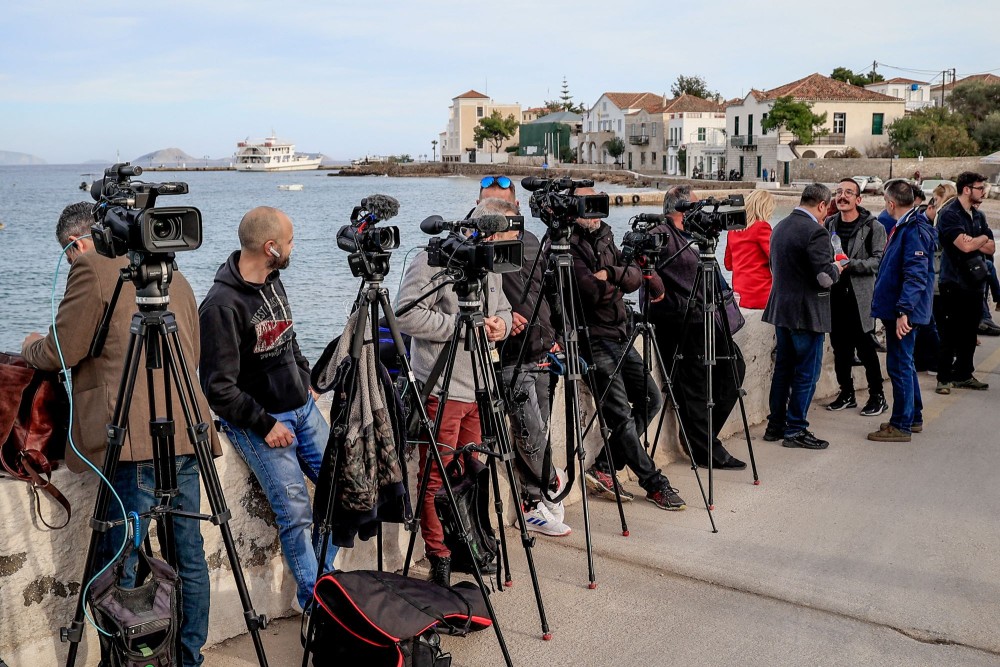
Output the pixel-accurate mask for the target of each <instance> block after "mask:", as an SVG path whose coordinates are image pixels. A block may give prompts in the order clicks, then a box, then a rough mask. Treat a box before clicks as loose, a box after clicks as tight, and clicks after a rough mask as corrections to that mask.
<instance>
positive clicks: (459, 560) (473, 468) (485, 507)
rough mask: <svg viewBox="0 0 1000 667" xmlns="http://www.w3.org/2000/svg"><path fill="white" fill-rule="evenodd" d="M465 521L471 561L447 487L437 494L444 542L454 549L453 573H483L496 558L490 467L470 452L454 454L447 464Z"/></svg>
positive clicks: (436, 505)
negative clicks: (492, 521) (491, 515)
mask: <svg viewBox="0 0 1000 667" xmlns="http://www.w3.org/2000/svg"><path fill="white" fill-rule="evenodd" d="M445 468H446V469H447V473H448V479H449V481H450V482H451V490H452V493H454V494H455V503H456V505H458V512H459V514H460V516H461V518H462V524H464V525H465V526H466V527H467V528H469V529H470V532H471V538H472V539H471V542H470V545H471V546H472V558H473V559H472V560H470V558H469V550H468V549H467V548H466V547H465V543H464V542H463V541H462V529H461V524H460V523H459V521H458V517H456V516H454V512H453V511H452V506H451V503H450V502H448V494H447V492H446V491H445V489H444V487H443V486H442V488H440V489H439V490H438V491H437V493H435V494H434V510H435V511H436V512H437V515H438V518H439V519H440V520H441V526H442V527H443V528H444V543H445V546H447V547H448V550H449V551H451V569H452V571H453V572H465V573H467V574H472V573H473V572H476V571H480V572H482V571H483V569H484V568H486V567H487V566H488V565H490V564H491V563H493V562H495V561H496V559H497V537H496V533H495V532H494V531H493V525H492V524H491V523H490V486H489V485H490V476H489V469H488V468H487V467H486V466H485V465H484V464H483V463H482V462H480V461H479V459H477V458H476V457H475V456H474V455H472V454H470V453H469V452H467V451H466V452H463V453H462V454H461V455H458V456H455V457H454V458H453V459H452V460H451V462H450V463H448V465H446V466H445Z"/></svg>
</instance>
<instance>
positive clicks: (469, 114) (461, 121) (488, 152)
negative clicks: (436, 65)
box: [438, 90, 522, 163]
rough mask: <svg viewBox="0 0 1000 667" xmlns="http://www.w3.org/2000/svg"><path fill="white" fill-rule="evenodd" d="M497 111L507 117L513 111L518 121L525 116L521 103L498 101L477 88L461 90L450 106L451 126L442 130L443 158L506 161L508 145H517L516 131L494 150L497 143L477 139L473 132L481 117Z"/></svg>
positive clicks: (455, 160)
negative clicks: (466, 90)
mask: <svg viewBox="0 0 1000 667" xmlns="http://www.w3.org/2000/svg"><path fill="white" fill-rule="evenodd" d="M494 111H497V112H499V113H500V115H501V116H503V117H504V118H506V117H507V116H510V115H513V116H514V118H515V119H517V120H518V121H519V122H520V121H521V119H522V116H521V105H520V104H498V103H496V102H494V101H493V100H492V99H491V98H490V97H489V96H488V95H483V94H482V93H480V92H477V91H475V90H470V91H468V92H465V93H462V94H461V95H459V96H457V97H454V98H452V100H451V107H450V108H449V110H448V127H447V129H446V130H445V131H444V132H442V133H441V135H440V137H439V143H440V145H439V146H438V148H439V150H440V151H441V161H442V162H485V163H490V162H506V161H507V157H508V156H509V155H510V153H507V152H506V150H505V149H506V148H507V147H508V146H517V144H518V141H519V137H518V133H517V132H515V133H514V136H512V137H511V138H510V139H508V140H507V141H505V142H503V143H502V144H501V145H500V150H499V151H497V152H496V153H493V150H494V146H493V145H492V144H489V143H485V142H477V141H476V140H475V138H473V132H474V131H475V128H476V126H477V125H478V124H479V121H480V120H481V119H482V118H485V117H487V116H489V115H490V114H492V113H493V112H494Z"/></svg>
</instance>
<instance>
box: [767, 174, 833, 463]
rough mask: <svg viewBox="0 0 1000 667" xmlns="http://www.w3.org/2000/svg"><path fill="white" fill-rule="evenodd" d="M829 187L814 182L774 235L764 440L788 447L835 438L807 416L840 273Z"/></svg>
mask: <svg viewBox="0 0 1000 667" xmlns="http://www.w3.org/2000/svg"><path fill="white" fill-rule="evenodd" d="M829 210H830V189H829V188H827V187H826V186H825V185H820V184H819V183H813V184H812V185H808V186H806V188H805V190H803V191H802V197H801V199H800V200H799V205H798V206H797V207H796V208H795V210H794V211H792V213H791V215H789V216H788V217H787V218H785V219H784V220H782V221H781V222H779V223H778V225H777V226H776V227H775V228H774V232H773V233H772V235H771V274H772V276H773V282H772V284H771V295H770V297H768V300H767V306H766V307H765V308H764V321H765V322H768V323H770V324H773V325H774V327H775V330H776V335H777V339H778V347H777V354H776V356H775V360H774V377H773V378H772V379H771V396H770V409H771V413H770V414H769V415H768V416H767V430H766V431H765V433H764V439H765V440H769V441H775V440H778V439H779V438H784V442H783V443H782V444H784V446H785V447H803V448H805V449H826V448H827V447H828V446H829V445H830V443H829V442H827V441H826V440H820V439H819V438H817V437H816V436H815V435H813V434H812V433H811V432H810V431H809V422H808V420H807V419H806V416H807V415H808V413H809V404H810V403H811V402H812V398H813V394H814V393H815V391H816V381H817V380H818V379H819V373H820V369H821V368H822V364H823V340H824V338H825V334H826V333H827V332H829V331H830V328H831V326H830V324H831V316H830V287H832V286H833V284H834V283H835V282H837V280H838V279H839V278H840V271H841V266H840V264H838V263H837V262H835V261H834V258H833V245H832V243H831V240H830V232H828V231H827V230H826V228H825V227H824V226H823V220H824V219H825V218H826V215H827V212H828V211H829Z"/></svg>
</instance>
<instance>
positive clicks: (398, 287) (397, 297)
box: [392, 245, 424, 308]
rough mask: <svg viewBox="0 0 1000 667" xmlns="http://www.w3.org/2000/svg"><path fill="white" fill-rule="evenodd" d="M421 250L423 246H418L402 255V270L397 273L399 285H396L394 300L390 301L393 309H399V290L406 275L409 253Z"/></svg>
mask: <svg viewBox="0 0 1000 667" xmlns="http://www.w3.org/2000/svg"><path fill="white" fill-rule="evenodd" d="M423 249H424V247H423V246H419V245H418V246H415V247H413V248H410V249H409V250H407V251H406V254H405V255H403V268H402V269H400V271H399V284H397V285H396V298H395V299H393V300H392V305H393V307H395V308H398V307H399V290H401V289H403V276H404V275H406V262H407V261H409V259H410V253H412V252H415V251H417V250H423Z"/></svg>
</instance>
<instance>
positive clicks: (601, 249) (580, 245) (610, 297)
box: [570, 188, 685, 510]
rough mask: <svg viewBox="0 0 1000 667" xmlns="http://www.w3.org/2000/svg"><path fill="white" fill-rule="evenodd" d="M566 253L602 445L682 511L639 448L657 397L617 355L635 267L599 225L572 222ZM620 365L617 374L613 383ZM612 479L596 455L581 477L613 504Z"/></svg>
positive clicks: (639, 370) (656, 495) (659, 499)
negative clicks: (588, 352)
mask: <svg viewBox="0 0 1000 667" xmlns="http://www.w3.org/2000/svg"><path fill="white" fill-rule="evenodd" d="M575 194H576V195H593V194H596V192H595V191H594V189H593V188H577V189H576V191H575ZM570 253H571V254H572V256H573V272H574V274H575V277H576V282H577V286H578V288H579V293H580V301H581V302H582V305H583V313H582V315H583V318H584V320H585V321H586V323H587V327H588V328H589V330H590V345H591V347H592V348H593V352H594V358H593V359H590V360H588V361H590V363H592V364H594V374H595V376H596V378H597V386H596V387H592V388H591V390H592V391H593V392H594V393H595V398H596V397H599V396H601V395H603V396H604V399H603V402H602V404H601V405H600V406H598V409H600V410H603V411H604V417H605V419H606V420H607V424H608V427H609V428H610V429H611V438H610V439H609V443H608V444H609V445H610V446H611V447H612V448H613V452H612V453H613V455H614V460H615V466H616V467H618V468H619V469H622V468H623V467H624V466H626V465H627V466H628V467H629V468H630V469H631V470H632V472H634V473H635V474H636V476H637V477H638V478H639V485H640V486H641V487H642V488H643V490H645V491H646V499H647V500H648V501H649V502H651V503H653V504H654V505H656V506H657V507H659V508H660V509H664V510H682V509H684V508H685V503H684V500H683V499H682V498H681V497H680V496H679V495H678V494H677V489H675V488H673V487H672V486H670V481H669V480H668V479H667V477H666V476H665V475H664V474H663V473H662V472H660V470H659V469H657V467H656V465H655V464H654V463H653V460H652V458H650V456H649V454H648V453H647V452H646V450H645V449H644V448H643V446H642V443H641V442H640V441H639V433H641V432H642V431H643V430H645V428H646V426H647V425H648V424H649V422H650V421H652V419H653V417H654V416H656V413H657V412H658V411H659V409H660V403H661V401H660V392H659V391H658V389H657V387H656V384H655V383H654V382H653V380H652V378H650V377H649V375H648V374H647V373H646V369H645V367H644V365H643V363H642V357H641V356H639V353H638V352H636V350H635V349H634V348H633V349H629V350H625V349H624V343H625V341H626V340H627V339H628V336H627V335H626V331H625V325H626V319H627V313H626V310H625V308H626V306H625V302H624V298H623V297H624V296H625V295H626V294H628V293H630V292H634V291H636V290H637V289H639V284H640V283H641V282H642V274H641V272H640V271H639V268H638V267H637V266H635V264H632V263H631V262H630V263H628V264H626V263H625V262H624V260H623V259H622V254H621V250H619V249H618V247H617V246H616V245H615V240H614V233H613V232H612V231H611V227H610V226H608V224H607V223H606V222H604V221H603V220H601V219H599V218H593V219H589V218H578V219H577V221H576V225H574V227H573V233H572V235H571V236H570ZM623 356H624V359H622V358H623ZM620 359H622V363H621V368H620V370H619V372H618V374H617V375H614V376H613V377H612V374H613V373H614V371H615V368H616V366H618V362H619V360H620ZM614 474H615V472H614V471H613V470H611V466H610V465H609V464H608V459H607V453H606V452H605V451H603V450H602V451H601V452H600V453H599V454H598V455H597V459H596V460H595V461H594V465H593V466H592V467H591V468H590V469H589V470H587V472H586V479H587V486H588V487H589V488H590V489H591V490H592V491H594V492H597V493H600V494H601V495H603V496H605V497H608V498H613V497H614V484H615V481H614V477H613V476H614ZM621 497H622V500H631V499H632V494H630V493H628V492H627V491H625V490H624V489H622V490H621Z"/></svg>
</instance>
